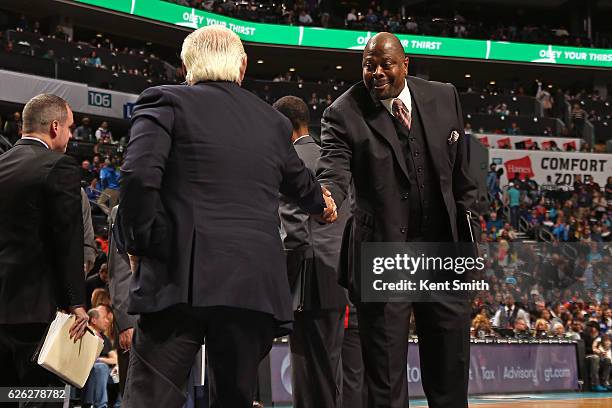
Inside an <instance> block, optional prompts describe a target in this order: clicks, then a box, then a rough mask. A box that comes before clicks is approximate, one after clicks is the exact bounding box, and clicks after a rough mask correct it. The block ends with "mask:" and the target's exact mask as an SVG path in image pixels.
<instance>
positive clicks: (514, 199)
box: [506, 182, 521, 230]
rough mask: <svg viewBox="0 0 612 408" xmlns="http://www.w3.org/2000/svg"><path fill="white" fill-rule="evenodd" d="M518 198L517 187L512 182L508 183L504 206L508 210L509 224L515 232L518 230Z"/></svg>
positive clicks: (519, 195)
mask: <svg viewBox="0 0 612 408" xmlns="http://www.w3.org/2000/svg"><path fill="white" fill-rule="evenodd" d="M520 198H521V193H520V191H519V189H518V186H516V185H515V183H514V182H510V184H509V188H508V192H507V198H506V205H507V206H508V207H509V208H510V223H511V224H512V227H513V228H514V229H515V230H518V227H519V209H520Z"/></svg>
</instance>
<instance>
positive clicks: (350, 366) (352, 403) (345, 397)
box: [342, 327, 368, 408]
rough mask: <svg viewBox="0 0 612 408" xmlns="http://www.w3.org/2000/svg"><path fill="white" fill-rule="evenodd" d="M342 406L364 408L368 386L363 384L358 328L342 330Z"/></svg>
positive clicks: (363, 373) (363, 375)
mask: <svg viewBox="0 0 612 408" xmlns="http://www.w3.org/2000/svg"><path fill="white" fill-rule="evenodd" d="M342 382H343V387H342V407H343V408H365V407H366V406H367V400H368V387H366V384H365V369H364V366H363V357H362V351H361V340H360V339H359V329H357V328H351V327H349V328H347V329H345V330H344V340H343V342H342Z"/></svg>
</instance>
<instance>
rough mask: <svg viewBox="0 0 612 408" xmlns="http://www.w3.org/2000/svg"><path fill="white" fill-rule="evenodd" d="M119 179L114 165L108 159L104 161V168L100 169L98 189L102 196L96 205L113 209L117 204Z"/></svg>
mask: <svg viewBox="0 0 612 408" xmlns="http://www.w3.org/2000/svg"><path fill="white" fill-rule="evenodd" d="M119 179H120V174H119V172H118V171H117V169H116V168H115V164H114V163H113V161H112V160H111V159H109V158H107V159H105V160H104V167H102V169H100V189H101V190H102V194H101V195H100V198H99V199H98V204H100V205H102V206H104V207H108V208H109V209H110V208H113V207H114V206H115V205H117V203H118V202H119Z"/></svg>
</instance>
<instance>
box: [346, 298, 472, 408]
mask: <svg viewBox="0 0 612 408" xmlns="http://www.w3.org/2000/svg"><path fill="white" fill-rule="evenodd" d="M411 309H414V314H415V319H416V327H417V334H418V337H419V355H420V363H421V379H422V383H423V389H424V391H425V395H426V396H427V401H428V403H429V408H465V407H467V406H468V405H467V390H468V378H469V377H468V373H469V355H470V342H469V334H470V306H469V303H468V302H467V301H456V302H444V303H414V304H411V303H361V304H358V305H357V314H358V319H359V333H360V335H361V346H362V352H363V359H364V363H365V369H366V382H367V385H368V407H369V408H406V407H408V381H407V370H406V364H407V357H408V334H409V319H410V312H411Z"/></svg>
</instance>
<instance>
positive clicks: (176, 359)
mask: <svg viewBox="0 0 612 408" xmlns="http://www.w3.org/2000/svg"><path fill="white" fill-rule="evenodd" d="M275 327H276V323H275V321H274V319H273V317H272V316H271V315H269V314H266V313H261V312H255V311H251V310H246V309H238V308H231V307H207V308H191V307H188V306H184V305H180V306H173V307H170V308H168V309H166V310H163V311H161V312H156V313H148V314H142V315H141V316H140V320H139V321H138V326H137V328H136V330H135V333H134V344H133V345H132V350H131V351H130V364H129V367H128V373H127V382H126V385H125V392H124V399H123V404H122V407H124V408H140V407H164V408H174V407H177V408H180V407H181V406H182V405H183V403H184V402H185V400H186V392H185V387H186V385H187V382H188V378H189V371H190V369H191V367H192V366H193V361H194V358H195V356H196V354H197V352H198V350H200V348H201V346H202V344H203V343H204V339H206V353H207V356H208V373H209V377H208V378H209V386H210V407H211V408H222V407H223V408H224V407H232V408H247V407H248V408H251V407H252V404H253V395H254V394H255V384H256V376H257V368H258V366H259V363H260V362H261V360H262V359H263V358H264V357H265V355H266V354H268V352H269V351H270V349H271V348H272V340H273V339H274V333H275Z"/></svg>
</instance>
